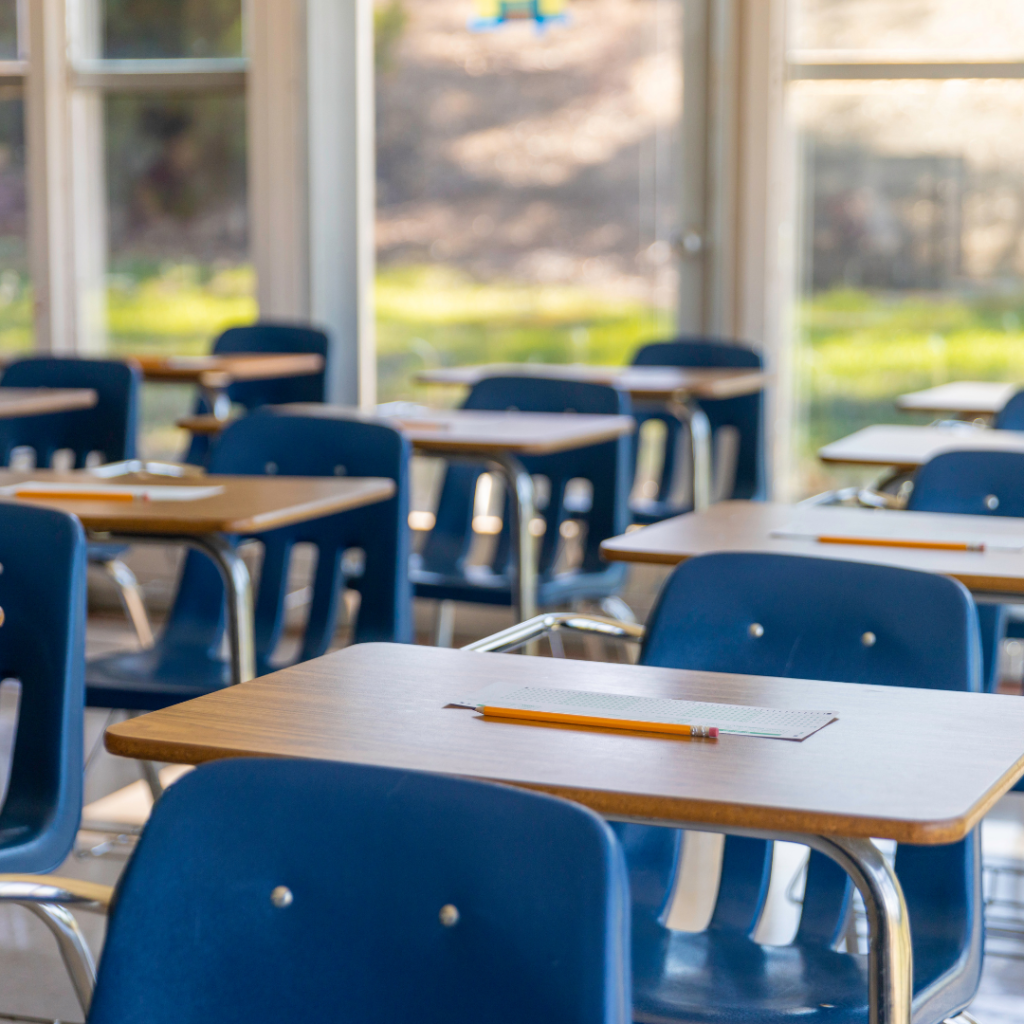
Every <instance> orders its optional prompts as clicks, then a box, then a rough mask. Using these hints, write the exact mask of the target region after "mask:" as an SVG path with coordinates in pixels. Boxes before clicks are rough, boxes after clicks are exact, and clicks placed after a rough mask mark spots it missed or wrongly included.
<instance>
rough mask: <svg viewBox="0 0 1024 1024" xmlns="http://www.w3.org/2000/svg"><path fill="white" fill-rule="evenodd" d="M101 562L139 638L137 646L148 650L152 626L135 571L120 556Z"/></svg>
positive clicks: (151, 637) (150, 645)
mask: <svg viewBox="0 0 1024 1024" xmlns="http://www.w3.org/2000/svg"><path fill="white" fill-rule="evenodd" d="M101 564H102V566H103V569H104V571H105V572H106V574H107V575H108V576H109V577H110V578H111V579H112V580H113V581H114V584H115V585H116V586H117V592H118V594H119V595H120V597H121V604H122V605H123V606H124V610H125V614H126V615H127V616H128V618H129V620H130V621H131V624H132V626H133V627H134V628H135V635H136V636H137V637H138V638H139V646H140V647H142V648H143V650H149V648H150V647H152V646H153V643H154V641H153V627H152V626H151V625H150V623H149V616H148V615H147V614H146V604H145V602H144V601H143V599H142V590H141V589H140V588H139V581H138V580H137V579H136V578H135V573H133V572H132V571H131V569H129V568H128V566H127V565H125V564H124V562H122V561H121V559H120V558H112V559H110V561H109V562H102V563H101Z"/></svg>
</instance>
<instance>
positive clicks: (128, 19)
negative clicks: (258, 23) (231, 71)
mask: <svg viewBox="0 0 1024 1024" xmlns="http://www.w3.org/2000/svg"><path fill="white" fill-rule="evenodd" d="M241 53H242V0H103V56H105V57H112V58H114V57H122V58H124V57H135V58H141V57H236V56H239V55H241Z"/></svg>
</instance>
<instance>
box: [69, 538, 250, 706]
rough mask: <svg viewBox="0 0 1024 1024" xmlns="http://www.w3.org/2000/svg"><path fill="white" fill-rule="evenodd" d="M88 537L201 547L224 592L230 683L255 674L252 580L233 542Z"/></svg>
mask: <svg viewBox="0 0 1024 1024" xmlns="http://www.w3.org/2000/svg"><path fill="white" fill-rule="evenodd" d="M89 539H90V540H94V541H98V542H100V543H103V544H109V543H115V544H119V543H124V544H183V545H185V546H186V547H190V548H193V549H195V550H196V551H201V552H202V553H203V554H204V555H206V556H207V558H209V559H210V560H211V561H212V562H213V564H214V565H215V566H216V567H217V571H218V572H219V573H220V576H221V579H222V580H223V581H224V591H225V594H226V596H227V604H228V608H227V631H228V651H229V656H230V666H231V685H232V686H235V685H237V684H238V683H244V682H247V681H248V680H250V679H253V678H255V676H256V640H255V624H254V620H253V598H252V580H251V579H250V578H249V570H248V569H247V568H246V567H245V562H244V561H243V560H242V558H241V556H240V555H239V554H238V552H237V551H236V550H235V547H234V545H233V544H232V543H231V542H230V541H229V540H228V539H227V537H225V536H224V535H223V534H219V533H121V532H111V533H107V532H102V533H100V532H94V531H90V532H89Z"/></svg>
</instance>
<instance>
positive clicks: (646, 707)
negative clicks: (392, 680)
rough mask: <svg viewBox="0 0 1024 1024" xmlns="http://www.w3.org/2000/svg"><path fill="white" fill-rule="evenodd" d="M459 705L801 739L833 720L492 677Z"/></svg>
mask: <svg viewBox="0 0 1024 1024" xmlns="http://www.w3.org/2000/svg"><path fill="white" fill-rule="evenodd" d="M452 703H453V704H457V705H460V706H462V707H469V708H475V707H478V706H479V705H481V704H484V705H487V706H488V707H499V708H515V709H520V710H530V711H547V712H554V713H556V714H570V715H593V716H595V717H600V718H621V719H623V720H625V721H643V722H664V723H669V724H675V725H716V726H718V730H719V732H722V733H732V734H734V735H736V736H763V737H765V738H769V739H780V740H803V739H806V738H807V737H808V736H810V735H812V734H813V733H816V732H817V731H818V730H819V729H823V728H824V727H825V726H826V725H828V724H829V722H834V721H835V720H836V715H835V714H833V712H831V711H798V710H789V709H780V708H757V707H748V706H747V705H745V704H709V703H703V702H701V701H692V700H673V699H671V698H665V697H635V696H632V695H630V694H625V693H595V692H592V691H589V690H560V689H556V688H554V687H547V686H523V685H522V684H520V683H495V684H494V685H493V686H488V687H486V688H485V689H483V690H479V691H478V692H477V693H474V694H473V695H472V696H471V697H466V698H462V699H460V700H454V701H452Z"/></svg>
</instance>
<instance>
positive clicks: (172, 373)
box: [124, 352, 324, 389]
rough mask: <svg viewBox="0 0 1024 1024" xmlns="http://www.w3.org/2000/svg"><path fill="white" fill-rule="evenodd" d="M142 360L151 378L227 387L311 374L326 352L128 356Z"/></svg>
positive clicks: (146, 374) (131, 359)
mask: <svg viewBox="0 0 1024 1024" xmlns="http://www.w3.org/2000/svg"><path fill="white" fill-rule="evenodd" d="M124 358H125V359H128V360H130V361H131V362H134V363H136V364H138V366H139V367H140V368H141V370H142V374H143V376H144V377H145V378H146V380H149V381H162V382H164V383H184V382H192V383H195V384H202V385H203V386H205V387H209V388H217V389H219V388H226V387H228V386H229V385H230V384H232V383H233V382H234V381H236V380H273V379H274V378H276V377H307V376H309V375H310V374H313V373H319V372H320V371H321V370H322V369H323V366H324V360H323V356H319V355H317V354H316V353H313V352H281V353H266V354H256V353H239V354H237V355H223V356H214V355H208V356H175V355H160V354H157V353H152V352H144V353H138V354H135V355H130V356H125V357H124Z"/></svg>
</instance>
